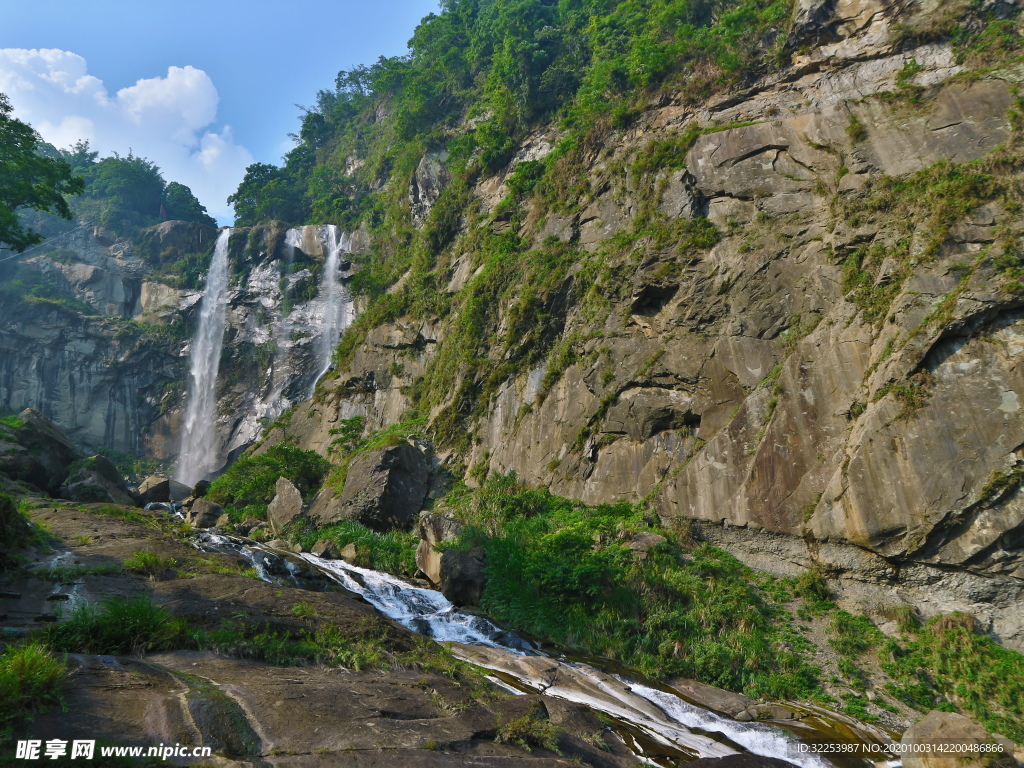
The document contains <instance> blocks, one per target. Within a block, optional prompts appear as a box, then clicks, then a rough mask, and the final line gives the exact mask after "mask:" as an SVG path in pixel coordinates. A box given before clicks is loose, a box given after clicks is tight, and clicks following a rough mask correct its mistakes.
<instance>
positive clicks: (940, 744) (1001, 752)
mask: <svg viewBox="0 0 1024 768" xmlns="http://www.w3.org/2000/svg"><path fill="white" fill-rule="evenodd" d="M901 744H902V745H903V746H904V748H906V750H907V751H906V752H904V753H903V768H1015V766H1016V765H1017V760H1016V759H1015V758H1014V756H1013V751H1014V745H1013V742H1012V741H1010V740H1009V739H1007V738H1005V737H1003V736H999V735H992V734H990V733H989V732H988V731H987V730H985V726H983V725H981V724H980V723H978V722H975V721H974V720H972V719H971V718H969V717H964V716H963V715H959V714H957V713H956V712H938V711H935V712H929V713H928V714H927V715H926V716H925V717H924V719H923V720H921V721H919V722H917V723H915V724H914V725H912V726H910V727H909V728H908V729H907V730H906V731H905V732H904V733H903V739H902V741H901ZM993 747H994V748H995V750H993ZM983 749H985V750H987V751H982V750H983ZM940 750H941V751H940Z"/></svg>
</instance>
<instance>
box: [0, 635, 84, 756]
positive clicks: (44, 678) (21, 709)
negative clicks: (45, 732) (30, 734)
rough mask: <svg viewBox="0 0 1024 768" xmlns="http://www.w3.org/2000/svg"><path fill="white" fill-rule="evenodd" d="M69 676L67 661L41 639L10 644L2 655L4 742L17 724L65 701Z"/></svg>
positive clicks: (0, 736) (0, 739) (0, 734)
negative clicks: (28, 642) (21, 643)
mask: <svg viewBox="0 0 1024 768" xmlns="http://www.w3.org/2000/svg"><path fill="white" fill-rule="evenodd" d="M66 676H67V667H66V666H65V665H64V663H63V662H62V661H60V660H59V659H57V658H54V656H53V654H52V653H51V652H50V651H49V650H48V649H47V648H46V647H45V646H43V645H41V644H39V643H30V644H29V645H24V646H21V647H19V648H8V649H7V650H6V651H5V652H4V654H3V655H2V656H0V744H3V743H6V742H7V740H8V739H10V736H11V729H12V728H13V727H14V726H16V725H19V724H20V723H22V722H24V721H26V720H31V719H32V716H33V715H34V714H35V713H37V712H39V711H41V710H43V709H46V708H48V707H51V706H54V705H56V704H59V703H60V702H61V690H62V688H63V687H64V681H65V679H66Z"/></svg>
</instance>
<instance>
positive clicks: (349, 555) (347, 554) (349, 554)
mask: <svg viewBox="0 0 1024 768" xmlns="http://www.w3.org/2000/svg"><path fill="white" fill-rule="evenodd" d="M338 559H339V560H344V561H345V562H346V563H349V564H350V565H356V564H358V561H359V559H360V558H359V549H358V548H357V547H356V545H355V544H346V545H345V546H344V547H342V548H341V551H340V552H338Z"/></svg>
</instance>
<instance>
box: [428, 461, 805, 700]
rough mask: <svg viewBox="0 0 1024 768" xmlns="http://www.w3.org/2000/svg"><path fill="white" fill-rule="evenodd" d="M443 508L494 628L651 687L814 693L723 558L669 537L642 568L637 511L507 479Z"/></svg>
mask: <svg viewBox="0 0 1024 768" xmlns="http://www.w3.org/2000/svg"><path fill="white" fill-rule="evenodd" d="M445 502H446V509H445V511H446V512H447V513H449V514H452V515H454V516H455V517H456V518H457V519H459V520H461V521H462V522H464V523H465V524H466V525H467V526H468V528H467V530H466V531H465V533H464V534H463V538H462V541H461V542H460V543H459V544H457V545H456V546H475V545H481V546H483V547H484V548H485V550H486V552H487V586H486V589H485V591H484V595H483V598H482V607H483V608H484V609H485V610H487V611H488V613H490V614H491V615H492V616H494V617H495V618H496V619H498V620H499V621H502V622H504V623H506V624H508V625H510V626H511V627H513V628H515V629H518V630H522V631H525V632H528V633H531V634H534V635H538V636H540V637H544V638H546V639H549V640H552V641H554V642H558V643H562V644H564V645H568V646H571V647H574V648H578V649H580V650H583V651H585V652H587V653H590V654H594V655H598V656H604V657H608V658H611V659H615V660H617V661H620V662H622V663H624V664H628V665H630V666H632V667H634V668H636V669H638V670H639V671H640V672H642V673H644V674H647V675H650V676H652V677H656V678H662V679H665V678H670V677H674V676H685V677H692V678H695V679H698V680H702V681H704V682H707V683H709V684H712V685H717V686H721V687H724V688H728V689H731V690H743V691H745V692H746V693H748V695H752V696H764V697H776V698H810V697H814V696H818V695H820V689H819V688H818V684H817V679H816V669H815V668H814V667H813V666H812V665H811V664H810V663H809V662H808V661H807V659H805V658H804V656H803V654H802V652H801V651H800V650H798V646H799V645H800V642H801V641H800V638H798V637H796V636H795V635H794V634H793V633H792V632H791V631H790V630H788V629H787V625H788V623H789V619H788V617H787V616H786V614H785V612H784V611H783V610H782V608H781V607H780V606H778V605H777V604H775V603H774V602H773V601H772V594H773V591H772V590H771V589H768V588H764V589H763V588H762V587H761V586H760V585H759V583H758V581H757V579H756V578H755V576H754V574H753V572H752V571H750V569H748V568H746V567H745V566H744V565H742V564H741V563H740V562H739V561H738V560H736V559H735V558H733V557H732V556H731V555H728V554H727V553H725V552H723V551H721V550H718V549H715V548H714V547H711V546H708V545H700V546H698V547H696V548H695V549H693V550H692V551H690V552H687V551H685V550H684V549H682V548H681V547H680V546H679V545H677V544H675V543H674V542H672V541H671V540H667V541H665V542H663V543H661V544H658V545H656V546H655V547H653V548H652V549H651V550H650V551H649V552H648V553H647V556H646V558H645V559H643V560H641V559H639V558H638V557H637V556H636V554H635V553H634V551H633V550H632V549H630V547H629V543H630V541H631V540H632V537H633V536H636V535H638V534H642V533H653V532H654V531H656V530H660V529H657V528H652V527H651V526H650V524H649V522H648V521H646V520H645V519H644V517H643V513H642V512H640V511H639V510H637V509H635V508H633V507H630V506H628V505H626V504H619V505H602V506H599V507H586V506H584V505H582V504H579V503H576V502H572V501H569V500H568V499H563V498H559V497H556V496H552V495H551V494H549V493H548V492H547V491H545V490H531V489H528V488H524V487H522V486H521V485H519V483H518V482H517V481H516V479H515V477H514V475H505V476H496V477H491V478H490V479H488V480H487V482H486V484H485V485H484V486H483V488H482V489H480V490H479V491H476V492H470V491H468V490H461V491H456V492H454V493H453V494H452V495H451V497H450V498H449V497H446V500H445ZM662 533H663V535H666V536H667V534H666V533H665V532H662ZM783 638H785V639H786V641H787V642H788V643H790V644H791V645H792V648H793V649H792V650H783V648H784V646H782V645H780V644H779V642H780V641H781V640H783Z"/></svg>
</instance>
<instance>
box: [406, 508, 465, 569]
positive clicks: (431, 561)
mask: <svg viewBox="0 0 1024 768" xmlns="http://www.w3.org/2000/svg"><path fill="white" fill-rule="evenodd" d="M417 533H418V534H419V537H420V543H419V545H418V546H417V547H416V567H417V568H419V569H420V571H422V572H423V575H424V576H426V577H427V578H428V579H429V580H430V582H431V583H432V584H434V585H435V586H439V585H440V584H441V555H442V554H443V553H442V552H441V551H440V550H438V549H437V545H438V544H440V543H441V542H443V541H451V540H453V539H457V538H458V537H459V536H460V535H461V534H462V526H461V525H460V524H459V523H458V522H456V521H455V520H452V519H451V518H450V517H445V516H444V515H438V514H435V513H433V512H423V513H422V514H421V515H420V519H419V525H418V526H417Z"/></svg>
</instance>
